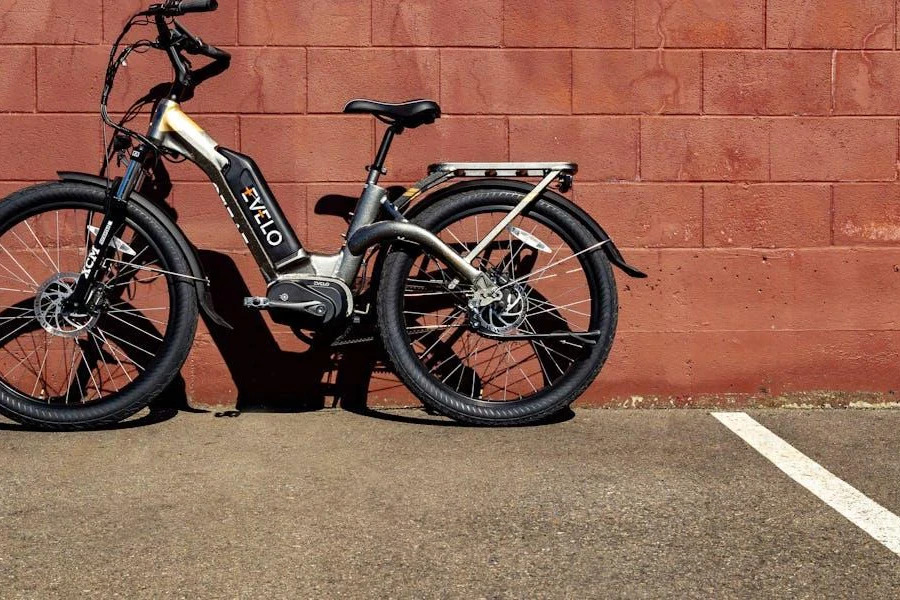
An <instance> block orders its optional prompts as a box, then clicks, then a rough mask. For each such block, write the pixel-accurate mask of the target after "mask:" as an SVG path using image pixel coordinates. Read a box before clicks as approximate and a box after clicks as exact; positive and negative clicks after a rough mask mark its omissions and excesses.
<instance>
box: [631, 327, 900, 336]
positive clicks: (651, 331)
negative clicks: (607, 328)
mask: <svg viewBox="0 0 900 600" xmlns="http://www.w3.org/2000/svg"><path fill="white" fill-rule="evenodd" d="M830 332H836V333H900V329H840V328H828V329H816V328H810V329H805V328H798V329H624V328H619V329H618V330H617V332H616V333H622V334H625V333H629V334H635V333H639V334H647V335H651V334H660V333H678V334H698V333H701V334H702V333H830Z"/></svg>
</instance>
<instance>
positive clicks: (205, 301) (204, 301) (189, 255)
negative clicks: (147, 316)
mask: <svg viewBox="0 0 900 600" xmlns="http://www.w3.org/2000/svg"><path fill="white" fill-rule="evenodd" d="M57 175H59V178H60V180H62V181H78V182H80V183H87V184H89V185H94V186H97V187H102V188H103V189H106V187H107V180H106V179H105V178H103V177H98V176H96V175H90V174H88V173H77V172H74V171H59V172H58V173H57ZM129 202H135V203H136V204H138V205H140V207H141V208H142V209H144V210H146V211H147V212H148V213H150V214H151V215H153V218H155V219H156V220H157V221H159V222H160V224H161V225H162V226H163V227H164V228H165V229H166V232H167V233H168V234H169V235H170V236H172V239H174V240H175V243H176V244H178V248H179V249H180V250H181V252H182V254H184V257H185V259H186V260H187V263H188V266H189V267H190V269H191V272H190V275H191V276H192V277H195V278H196V279H195V283H196V285H197V299H198V301H199V303H200V308H201V310H203V313H204V314H205V315H206V316H207V317H208V318H209V319H210V320H211V321H212V322H214V323H216V324H217V325H221V326H222V327H226V328H228V329H232V327H231V325H229V324H228V322H227V321H226V320H225V319H223V318H222V316H221V315H219V314H218V313H217V312H216V311H215V309H214V308H213V305H212V297H211V296H210V291H209V283H208V281H209V280H208V279H207V278H206V274H205V273H204V271H203V265H201V264H200V259H199V257H198V256H197V249H196V248H195V247H194V245H193V244H191V242H190V241H188V239H187V237H186V236H185V235H184V232H183V231H181V228H180V227H178V225H176V224H175V222H174V221H173V220H172V219H171V218H170V217H169V216H168V215H167V214H166V213H164V212H163V211H162V210H161V209H160V208H159V207H158V206H157V205H156V204H154V203H153V202H152V201H150V200H149V199H148V198H146V197H145V196H142V195H141V194H138V193H137V192H132V193H131V197H130V198H129ZM186 274H187V273H186Z"/></svg>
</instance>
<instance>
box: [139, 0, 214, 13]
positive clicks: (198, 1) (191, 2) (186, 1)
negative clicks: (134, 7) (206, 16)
mask: <svg viewBox="0 0 900 600" xmlns="http://www.w3.org/2000/svg"><path fill="white" fill-rule="evenodd" d="M217 8H219V2H218V0H166V1H165V2H163V3H162V4H154V5H152V6H151V7H150V8H149V9H147V10H146V11H145V13H144V14H147V15H150V16H155V15H162V16H164V17H178V16H181V15H184V14H187V13H192V12H211V11H214V10H216V9H217Z"/></svg>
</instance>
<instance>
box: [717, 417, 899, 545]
mask: <svg viewBox="0 0 900 600" xmlns="http://www.w3.org/2000/svg"><path fill="white" fill-rule="evenodd" d="M712 416H714V417H715V418H716V419H718V420H719V422H721V423H722V424H723V425H724V426H725V427H727V428H728V429H730V430H731V431H733V432H734V433H735V434H737V436H738V437H740V438H741V439H742V440H744V441H745V442H747V443H748V444H750V446H752V447H753V448H754V449H756V451H757V452H759V453H760V454H762V455H763V456H765V457H766V458H768V459H769V460H770V461H772V463H773V464H774V465H775V466H776V467H778V468H779V469H781V470H782V471H784V472H785V474H787V476H788V477H790V478H791V479H793V480H794V481H796V482H797V483H799V484H800V485H802V486H803V487H805V488H806V489H808V490H809V491H810V492H812V493H813V494H815V495H816V496H818V498H819V499H820V500H822V502H824V503H825V504H827V505H828V506H830V507H831V508H833V509H834V510H836V511H837V512H839V513H840V514H841V515H843V516H844V517H846V518H847V519H848V520H849V521H850V522H851V523H853V524H854V525H856V526H857V527H859V528H860V529H862V530H863V531H865V532H866V533H868V534H869V535H871V536H872V537H873V538H875V539H876V540H878V541H879V542H881V543H882V544H884V545H885V547H887V549H888V550H890V551H891V552H893V553H894V554H897V555H900V517H898V516H897V515H895V514H894V513H892V512H891V511H889V510H887V509H886V508H884V507H883V506H881V505H880V504H878V503H877V502H875V501H874V500H872V499H871V498H869V497H868V496H866V495H865V494H863V493H862V492H860V491H859V490H857V489H856V488H854V487H853V486H851V485H850V484H848V483H847V482H845V481H844V480H842V479H840V478H838V477H835V476H834V475H832V474H831V473H830V472H828V470H827V469H825V468H824V467H822V466H821V465H820V464H818V463H817V462H815V461H814V460H812V459H811V458H809V457H807V456H806V455H805V454H803V453H802V452H800V451H799V450H797V449H796V448H794V447H793V446H791V445H790V444H788V443H787V442H786V441H784V440H783V439H781V438H780V437H778V436H777V435H775V434H774V433H772V432H771V431H769V430H768V429H766V428H765V427H763V426H762V425H760V424H759V423H758V422H756V421H755V420H754V419H753V418H752V417H751V416H750V415H748V414H746V413H739V412H738V413H712Z"/></svg>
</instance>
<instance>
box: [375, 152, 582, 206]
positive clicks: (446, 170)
mask: <svg viewBox="0 0 900 600" xmlns="http://www.w3.org/2000/svg"><path fill="white" fill-rule="evenodd" d="M577 172H578V165H576V164H575V163H568V162H522V163H514V162H509V163H437V164H434V165H431V166H429V167H428V175H426V176H425V177H424V178H422V179H420V180H419V181H417V182H416V183H414V184H413V185H412V186H410V187H409V189H407V190H406V193H405V194H403V195H402V196H401V197H399V198H398V199H397V200H396V201H395V202H394V206H393V207H391V208H393V211H392V210H391V209H390V208H389V212H391V214H392V215H393V216H394V218H397V216H398V215H399V214H400V213H401V212H402V211H403V210H405V209H406V208H407V207H408V206H409V204H410V202H412V200H413V199H414V198H416V197H418V196H420V195H422V194H424V193H425V192H426V191H428V190H430V189H431V188H433V187H435V186H438V185H440V184H442V183H445V182H447V181H449V180H450V179H453V178H454V177H540V178H542V179H541V182H540V183H538V184H537V185H536V186H535V188H534V190H533V192H534V194H535V196H537V195H539V194H540V193H541V192H543V191H544V190H545V189H546V188H547V186H549V185H550V184H551V183H553V182H554V181H556V180H559V191H561V192H562V193H566V192H568V191H569V190H570V189H571V188H572V182H573V181H574V179H575V173H577ZM394 211H397V214H394Z"/></svg>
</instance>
